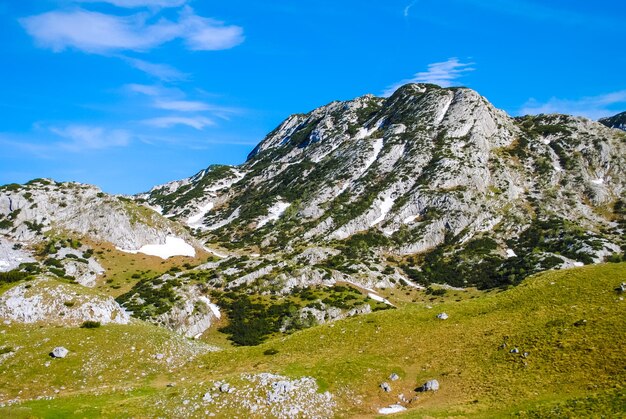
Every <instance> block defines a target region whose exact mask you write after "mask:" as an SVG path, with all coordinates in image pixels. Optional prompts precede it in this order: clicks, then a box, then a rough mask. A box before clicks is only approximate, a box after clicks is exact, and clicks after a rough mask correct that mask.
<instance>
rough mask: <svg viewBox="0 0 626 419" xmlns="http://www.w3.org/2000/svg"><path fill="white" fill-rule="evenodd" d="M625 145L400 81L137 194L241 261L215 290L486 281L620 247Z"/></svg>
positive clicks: (618, 137) (577, 122)
mask: <svg viewBox="0 0 626 419" xmlns="http://www.w3.org/2000/svg"><path fill="white" fill-rule="evenodd" d="M625 151H626V135H625V134H623V133H620V132H617V131H615V130H610V129H608V128H606V127H605V126H603V125H602V124H599V123H597V122H593V121H590V120H588V119H585V118H578V117H572V116H567V115H539V116H526V117H520V118H512V117H510V116H508V115H507V114H506V113H505V112H503V111H501V110H498V109H496V108H495V107H494V106H493V105H491V104H490V103H489V102H488V101H487V100H486V99H485V98H484V97H482V96H480V95H479V94H478V93H476V92H475V91H473V90H470V89H466V88H447V89H444V88H440V87H438V86H434V85H427V84H409V85H406V86H404V87H402V88H400V89H398V90H397V91H396V92H395V93H394V94H393V95H392V96H391V97H389V98H378V97H374V96H371V95H366V96H363V97H359V98H357V99H354V100H351V101H346V102H332V103H330V104H328V105H326V106H323V107H321V108H318V109H315V110H314V111H312V112H310V113H307V114H296V115H292V116H290V117H289V118H287V120H286V121H284V122H283V123H282V124H280V126H278V127H277V128H276V129H275V130H274V131H272V132H271V133H270V134H269V135H268V136H267V137H266V138H265V139H264V140H263V141H262V142H261V143H260V144H259V145H258V146H257V147H256V148H255V149H254V150H253V151H252V152H251V153H250V155H249V157H248V160H247V161H246V162H245V163H244V164H242V165H241V166H237V167H229V166H211V167H209V168H207V169H206V170H203V171H201V172H200V173H198V174H197V175H195V176H193V177H191V178H188V179H184V180H182V181H177V182H172V183H168V184H165V185H161V186H157V187H155V188H153V189H152V190H151V191H149V192H148V193H145V194H141V195H139V196H138V200H139V201H140V202H142V201H143V202H146V203H148V204H150V205H152V206H155V207H159V208H160V209H161V210H162V211H163V214H165V215H166V216H167V217H171V219H174V220H178V221H180V222H181V223H185V224H187V226H188V227H189V228H191V229H192V230H193V231H194V232H195V234H196V236H197V237H198V238H200V239H201V240H204V241H205V242H206V245H207V246H208V247H210V248H214V249H218V250H219V249H221V250H219V252H218V253H222V254H224V255H225V254H228V253H229V252H230V253H232V254H237V255H248V256H252V258H251V260H245V261H242V262H241V263H240V266H239V273H235V274H234V275H235V276H237V275H239V274H241V275H239V279H236V280H234V281H233V280H232V279H231V278H224V276H223V275H218V277H217V278H215V280H214V281H213V282H212V284H213V285H214V286H226V287H238V286H241V285H242V284H247V286H254V287H256V289H258V290H264V289H271V290H274V291H278V292H282V293H289V292H290V291H291V290H292V289H293V287H296V286H309V285H312V284H318V283H323V282H324V281H326V280H331V281H340V280H343V281H348V282H353V283H357V284H359V285H361V286H364V287H374V286H378V287H388V286H394V284H395V283H404V284H408V285H415V284H416V283H417V284H421V285H428V284H430V283H447V284H449V285H454V286H468V285H474V286H478V287H481V288H491V287H494V286H502V285H507V284H514V283H518V282H519V281H520V280H521V279H522V278H523V277H525V276H527V275H529V274H531V273H533V272H536V271H539V270H544V269H550V268H555V267H568V266H577V265H582V264H587V263H594V262H601V261H603V260H604V259H605V258H608V257H613V256H612V255H614V254H615V255H619V254H620V253H622V252H623V246H624V240H623V237H624V234H623V227H624V224H623V223H624V198H625V192H624V191H625V187H626V179H625V178H624V176H623V175H622V174H623V173H624V172H625V171H626V153H625ZM615 257H619V256H615ZM261 265H262V266H263V270H261V269H260V268H258V267H259V266H261ZM231 276H232V275H231ZM229 281H232V282H229ZM253 283H254V285H253Z"/></svg>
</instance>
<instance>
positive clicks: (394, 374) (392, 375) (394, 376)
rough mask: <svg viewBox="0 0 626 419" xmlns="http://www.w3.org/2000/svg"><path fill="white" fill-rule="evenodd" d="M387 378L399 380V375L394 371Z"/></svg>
mask: <svg viewBox="0 0 626 419" xmlns="http://www.w3.org/2000/svg"><path fill="white" fill-rule="evenodd" d="M389 379H390V380H391V381H396V380H399V379H400V376H399V375H398V374H396V373H395V372H394V373H392V374H391V375H390V376H389Z"/></svg>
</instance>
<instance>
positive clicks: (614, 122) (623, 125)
mask: <svg viewBox="0 0 626 419" xmlns="http://www.w3.org/2000/svg"><path fill="white" fill-rule="evenodd" d="M598 122H600V123H601V124H603V125H606V126H607V127H609V128H617V129H621V130H622V131H626V112H622V113H618V114H617V115H613V116H611V117H608V118H602V119H600V120H599V121H598Z"/></svg>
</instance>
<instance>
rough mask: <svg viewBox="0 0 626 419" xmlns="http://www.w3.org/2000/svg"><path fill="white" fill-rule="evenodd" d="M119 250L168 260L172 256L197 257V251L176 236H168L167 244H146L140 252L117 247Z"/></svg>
mask: <svg viewBox="0 0 626 419" xmlns="http://www.w3.org/2000/svg"><path fill="white" fill-rule="evenodd" d="M116 249H117V250H119V251H122V252H125V253H143V254H144V255H148V256H158V257H160V258H161V259H167V258H170V257H172V256H191V257H194V256H196V249H194V248H193V246H191V245H189V244H187V242H185V241H184V240H183V239H180V238H178V237H174V236H167V237H166V238H165V244H146V245H145V246H142V247H141V248H140V249H139V250H128V249H121V248H119V247H116Z"/></svg>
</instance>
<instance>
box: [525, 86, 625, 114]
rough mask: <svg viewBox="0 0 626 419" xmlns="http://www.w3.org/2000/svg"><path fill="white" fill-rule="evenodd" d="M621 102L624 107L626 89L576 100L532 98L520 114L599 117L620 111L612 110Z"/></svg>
mask: <svg viewBox="0 0 626 419" xmlns="http://www.w3.org/2000/svg"><path fill="white" fill-rule="evenodd" d="M620 104H621V106H622V108H624V107H625V106H626V90H620V91H617V92H612V93H608V94H605V95H599V96H590V97H583V98H581V99H574V100H572V99H559V98H556V97H553V98H550V99H549V100H548V101H547V102H543V103H542V102H539V101H537V100H535V99H530V100H529V101H528V102H526V103H525V104H524V106H523V107H522V108H521V109H520V111H519V113H520V115H537V114H542V113H543V114H551V113H561V114H567V115H577V116H584V117H587V118H589V119H598V118H602V117H605V116H611V115H614V114H616V113H618V112H619V111H616V110H612V107H613V106H615V105H620Z"/></svg>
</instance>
